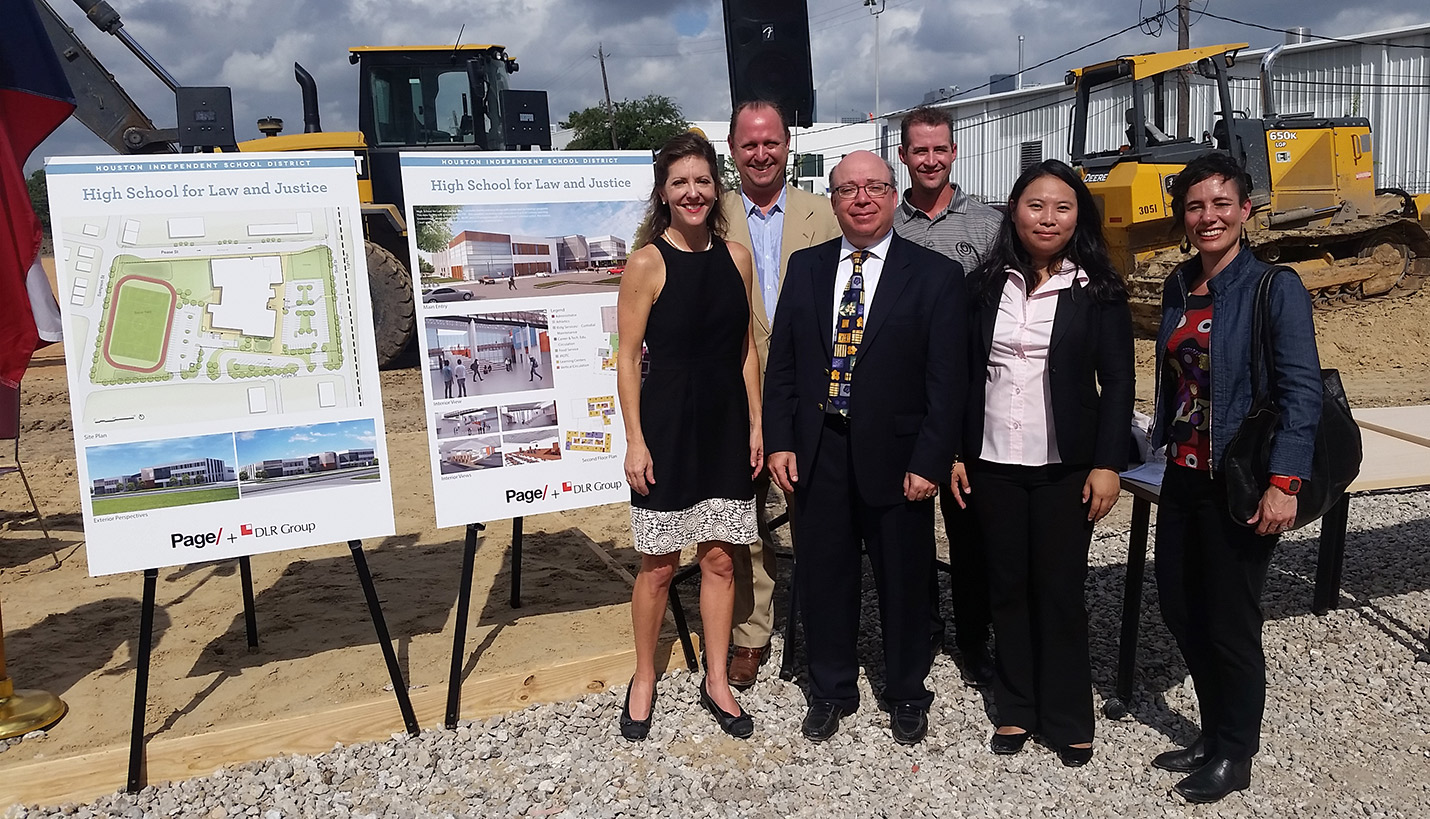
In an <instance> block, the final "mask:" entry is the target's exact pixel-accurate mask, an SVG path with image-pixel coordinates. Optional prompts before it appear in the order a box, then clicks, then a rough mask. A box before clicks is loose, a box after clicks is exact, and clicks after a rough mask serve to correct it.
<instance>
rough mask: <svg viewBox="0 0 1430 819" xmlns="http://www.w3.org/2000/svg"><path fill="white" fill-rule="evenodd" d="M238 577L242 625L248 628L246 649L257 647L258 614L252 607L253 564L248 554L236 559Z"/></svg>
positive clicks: (253, 649) (255, 648)
mask: <svg viewBox="0 0 1430 819" xmlns="http://www.w3.org/2000/svg"><path fill="white" fill-rule="evenodd" d="M238 577H239V582H240V583H241V584H242V585H243V625H244V627H245V628H246V629H247V630H248V650H249V651H256V650H257V649H258V614H257V613H256V612H255V611H254V608H253V564H251V563H250V562H249V561H248V555H243V556H242V557H240V558H239V559H238Z"/></svg>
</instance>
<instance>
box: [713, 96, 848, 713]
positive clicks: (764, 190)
mask: <svg viewBox="0 0 1430 819" xmlns="http://www.w3.org/2000/svg"><path fill="white" fill-rule="evenodd" d="M729 145H730V156H731V157H732V158H733V159H734V162H735V168H736V169H737V170H738V171H739V172H740V189H739V190H736V191H727V192H726V193H725V194H724V195H723V196H721V198H720V207H721V208H722V209H723V211H724V214H725V221H726V224H727V225H728V226H729V227H728V235H727V236H726V237H725V238H726V239H727V240H729V241H732V242H736V243H738V244H742V245H744V246H745V247H747V248H749V249H750V252H751V254H752V255H753V256H754V258H755V274H756V275H755V283H754V295H753V298H752V299H751V304H750V307H751V311H752V312H753V313H754V319H755V346H756V347H757V348H758V349H759V353H760V372H761V374H762V375H763V373H764V365H765V358H766V356H767V355H768V353H769V343H770V325H771V324H772V322H773V320H774V315H775V302H776V300H777V299H778V298H779V292H780V286H781V285H782V284H783V283H784V277H785V268H786V267H787V266H788V264H789V257H790V254H791V253H794V252H795V251H796V250H802V249H804V248H807V247H812V246H814V245H817V244H820V243H821V242H824V241H827V240H829V239H833V238H836V237H838V236H839V235H840V233H839V224H838V223H837V222H836V221H835V220H834V210H833V208H831V207H830V203H829V200H828V199H826V198H825V197H823V196H816V195H815V194H812V193H807V192H805V191H804V190H801V189H800V188H797V187H795V186H793V185H790V184H789V183H788V181H787V180H786V164H787V162H788V160H789V126H787V125H786V124H785V121H784V117H783V116H782V115H781V112H780V110H779V109H778V108H777V107H776V106H775V105H774V104H773V103H770V102H763V101H751V102H744V103H741V104H740V105H739V106H738V107H736V108H735V112H734V114H733V115H732V116H731V117H730V138H729ZM769 490H770V479H769V476H768V475H764V476H761V478H760V480H759V481H758V482H757V483H756V485H755V498H756V501H757V503H758V506H759V519H760V540H758V541H756V542H755V543H753V544H751V545H750V550H749V552H748V553H746V552H744V551H743V550H736V551H735V553H734V557H735V620H734V623H735V625H734V629H733V633H732V635H731V643H732V645H733V647H734V652H733V653H732V655H731V658H730V670H729V677H730V684H731V685H734V686H737V687H740V688H744V687H747V686H749V685H752V684H753V683H754V682H755V676H756V675H757V673H758V672H759V669H760V664H761V663H763V662H764V661H765V658H766V657H768V656H769V650H770V632H771V630H772V628H773V625H774V606H773V599H772V598H773V595H774V588H775V581H774V568H775V555H774V547H773V544H772V543H771V542H770V533H769V530H768V528H766V526H765V520H766V516H765V502H766V498H767V496H768V494H769Z"/></svg>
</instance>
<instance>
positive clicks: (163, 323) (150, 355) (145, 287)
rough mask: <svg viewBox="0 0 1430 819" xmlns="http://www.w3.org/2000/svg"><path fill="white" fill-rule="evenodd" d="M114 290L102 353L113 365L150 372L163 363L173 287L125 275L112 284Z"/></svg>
mask: <svg viewBox="0 0 1430 819" xmlns="http://www.w3.org/2000/svg"><path fill="white" fill-rule="evenodd" d="M114 293H115V300H114V308H113V311H112V315H111V324H110V327H109V335H108V338H107V340H106V342H105V356H106V357H107V358H108V359H109V363H110V364H112V365H114V366H115V367H119V368H121V369H127V370H137V371H139V372H146V373H147V372H153V371H154V370H156V369H158V368H159V366H160V365H161V364H163V363H164V348H165V345H166V342H167V341H168V338H169V325H170V322H171V321H172V319H173V315H174V302H175V299H176V297H175V294H174V290H173V288H172V287H171V286H170V285H169V284H167V283H165V282H161V281H156V280H154V279H146V278H138V277H135V276H126V277H125V278H124V279H123V280H121V281H119V282H118V283H117V284H115V287H114Z"/></svg>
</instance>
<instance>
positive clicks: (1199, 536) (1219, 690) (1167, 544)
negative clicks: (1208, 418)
mask: <svg viewBox="0 0 1430 819" xmlns="http://www.w3.org/2000/svg"><path fill="white" fill-rule="evenodd" d="M1275 545H1276V536H1275V535H1266V536H1262V535H1258V534H1256V532H1255V531H1254V530H1253V529H1251V528H1248V527H1246V526H1241V525H1239V524H1237V523H1235V522H1234V521H1233V520H1232V519H1231V515H1230V514H1229V513H1228V511H1227V500H1226V482H1225V481H1224V480H1222V479H1221V476H1220V475H1217V476H1215V477H1213V476H1212V475H1211V474H1210V473H1207V472H1202V471H1199V470H1195V469H1188V468H1186V467H1183V466H1177V465H1175V464H1168V465H1167V472H1166V475H1165V476H1164V477H1163V478H1162V494H1161V499H1160V500H1159V501H1158V503H1157V555H1156V556H1157V595H1158V598H1159V599H1160V600H1161V604H1162V619H1163V620H1165V621H1166V623H1167V628H1168V630H1170V631H1171V632H1172V636H1173V637H1174V638H1176V640H1177V648H1179V649H1181V652H1182V657H1183V658H1184V659H1185V660H1186V661H1187V670H1188V671H1190V672H1191V675H1192V684H1193V685H1195V686H1196V690H1197V704H1198V706H1199V707H1200V709H1201V712H1202V735H1203V736H1204V737H1205V738H1206V740H1207V742H1208V743H1209V745H1210V746H1211V747H1212V749H1213V750H1215V751H1216V753H1218V754H1221V755H1222V756H1225V757H1228V758H1230V759H1234V760H1243V759H1250V758H1251V757H1252V756H1254V755H1255V754H1256V752H1257V750H1258V749H1259V748H1260V747H1261V715H1262V712H1263V711H1264V710H1265V707H1266V656H1265V654H1264V653H1262V649H1261V624H1262V622H1263V619H1264V618H1263V615H1262V611H1261V590H1262V587H1264V586H1265V585H1266V569H1267V566H1268V565H1269V564H1270V562H1271V551H1272V549H1273V547H1274V546H1275Z"/></svg>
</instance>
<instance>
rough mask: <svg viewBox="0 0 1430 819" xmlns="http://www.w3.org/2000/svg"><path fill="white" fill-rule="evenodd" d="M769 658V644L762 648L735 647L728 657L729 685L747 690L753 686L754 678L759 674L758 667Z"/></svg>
mask: <svg viewBox="0 0 1430 819" xmlns="http://www.w3.org/2000/svg"><path fill="white" fill-rule="evenodd" d="M769 656H770V644H769V643H765V645H764V647H763V648H745V647H744V646H735V651H734V653H733V654H732V655H731V657H730V670H729V672H728V676H729V679H730V684H731V685H733V686H735V687H736V688H749V687H750V686H752V685H754V684H755V677H756V676H758V675H759V673H760V666H761V665H764V663H765V660H766V659H767V658H768V657H769Z"/></svg>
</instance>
